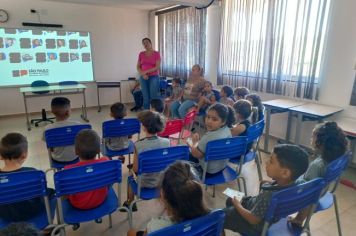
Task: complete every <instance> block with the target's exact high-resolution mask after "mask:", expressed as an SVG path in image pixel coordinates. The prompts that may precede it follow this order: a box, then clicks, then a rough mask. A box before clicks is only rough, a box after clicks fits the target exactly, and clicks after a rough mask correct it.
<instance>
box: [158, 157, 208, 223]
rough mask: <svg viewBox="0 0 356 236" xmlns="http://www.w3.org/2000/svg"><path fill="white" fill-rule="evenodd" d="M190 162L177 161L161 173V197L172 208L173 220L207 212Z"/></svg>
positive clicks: (185, 218) (197, 215)
mask: <svg viewBox="0 0 356 236" xmlns="http://www.w3.org/2000/svg"><path fill="white" fill-rule="evenodd" d="M191 168H192V167H191V166H190V164H188V163H186V162H182V161H177V162H175V163H174V164H172V165H170V166H169V167H168V168H167V169H166V171H165V172H164V174H163V178H162V184H161V188H162V192H163V199H164V201H165V202H166V204H167V205H168V206H169V207H170V208H171V209H172V213H173V220H174V221H175V222H180V221H185V220H190V219H194V218H197V217H200V216H203V215H206V214H208V213H209V209H208V208H207V207H206V205H205V203H204V199H203V190H202V187H201V185H200V184H199V183H198V182H197V181H196V180H195V177H194V174H193V173H192V170H191Z"/></svg>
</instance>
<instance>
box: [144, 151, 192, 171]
mask: <svg viewBox="0 0 356 236" xmlns="http://www.w3.org/2000/svg"><path fill="white" fill-rule="evenodd" d="M188 159H189V148H188V146H175V147H167V148H159V149H153V150H148V151H144V152H141V153H140V154H139V155H138V171H137V174H138V175H141V174H143V173H155V172H159V171H162V170H164V169H165V168H166V167H167V166H169V165H170V164H172V163H174V162H175V161H177V160H188Z"/></svg>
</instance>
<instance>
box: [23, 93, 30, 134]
mask: <svg viewBox="0 0 356 236" xmlns="http://www.w3.org/2000/svg"><path fill="white" fill-rule="evenodd" d="M22 95H23V102H24V104H25V113H26V122H27V130H28V131H30V130H31V124H30V119H29V117H28V110H27V101H26V95H25V93H22Z"/></svg>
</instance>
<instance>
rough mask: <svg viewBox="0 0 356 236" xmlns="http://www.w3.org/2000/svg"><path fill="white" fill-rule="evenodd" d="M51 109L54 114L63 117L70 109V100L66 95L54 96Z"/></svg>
mask: <svg viewBox="0 0 356 236" xmlns="http://www.w3.org/2000/svg"><path fill="white" fill-rule="evenodd" d="M51 109H52V113H53V114H54V115H55V116H59V117H63V116H65V115H66V113H67V111H68V110H69V109H70V100H69V99H68V98H66V97H55V98H53V99H52V101H51Z"/></svg>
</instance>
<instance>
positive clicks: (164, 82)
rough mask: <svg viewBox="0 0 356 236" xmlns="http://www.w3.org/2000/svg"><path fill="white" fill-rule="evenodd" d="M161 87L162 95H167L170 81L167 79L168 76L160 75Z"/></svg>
mask: <svg viewBox="0 0 356 236" xmlns="http://www.w3.org/2000/svg"><path fill="white" fill-rule="evenodd" d="M159 89H160V92H161V96H162V95H163V97H167V89H168V82H167V80H166V77H160V80H159Z"/></svg>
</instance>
